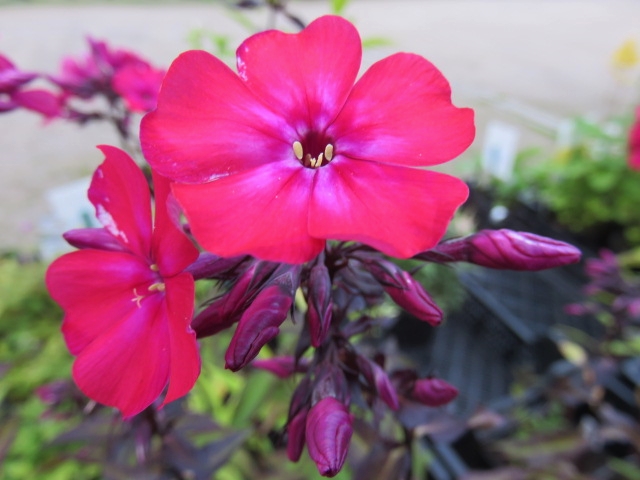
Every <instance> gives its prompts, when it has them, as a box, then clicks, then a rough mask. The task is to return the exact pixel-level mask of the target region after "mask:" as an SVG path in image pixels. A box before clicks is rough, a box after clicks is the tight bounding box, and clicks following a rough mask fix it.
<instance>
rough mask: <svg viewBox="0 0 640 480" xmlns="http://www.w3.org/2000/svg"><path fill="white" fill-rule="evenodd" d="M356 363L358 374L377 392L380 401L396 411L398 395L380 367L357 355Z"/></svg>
mask: <svg viewBox="0 0 640 480" xmlns="http://www.w3.org/2000/svg"><path fill="white" fill-rule="evenodd" d="M356 361H357V362H358V368H359V369H360V373H362V376H363V377H364V378H365V379H366V380H367V383H368V384H369V385H370V386H371V387H372V388H374V389H375V390H376V392H378V396H379V397H380V399H382V401H383V402H384V403H386V404H387V405H388V406H389V408H391V409H392V410H397V409H398V408H399V406H400V405H399V403H398V395H397V394H396V390H395V388H393V385H392V384H391V380H389V376H388V375H387V374H386V373H385V371H384V370H383V369H382V367H380V365H378V364H377V363H375V362H372V361H371V360H369V359H368V358H366V357H362V356H360V355H358V357H357V359H356Z"/></svg>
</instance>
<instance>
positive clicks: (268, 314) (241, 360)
mask: <svg viewBox="0 0 640 480" xmlns="http://www.w3.org/2000/svg"><path fill="white" fill-rule="evenodd" d="M292 303H293V298H292V297H291V296H290V295H287V294H283V292H282V290H281V288H280V286H279V285H270V286H269V287H267V288H265V289H263V290H262V291H261V292H260V293H259V294H258V296H257V297H256V298H255V300H254V301H253V302H252V303H251V305H250V306H249V308H247V309H246V310H245V312H244V313H243V314H242V317H241V318H240V321H239V322H238V327H237V328H236V331H235V333H234V334H233V338H232V339H231V343H230V344H229V348H228V349H227V353H226V355H225V367H226V368H228V369H230V370H233V371H234V372H235V371H237V370H240V369H241V368H242V367H244V366H245V365H246V364H247V363H249V362H250V361H251V360H253V359H254V358H255V357H256V355H258V353H259V352H260V349H261V348H262V347H263V346H264V345H265V344H266V343H267V342H268V341H270V340H271V339H273V338H274V337H275V336H276V335H278V333H280V325H281V324H282V322H284V321H285V319H286V318H287V314H288V313H289V309H290V308H291V304H292Z"/></svg>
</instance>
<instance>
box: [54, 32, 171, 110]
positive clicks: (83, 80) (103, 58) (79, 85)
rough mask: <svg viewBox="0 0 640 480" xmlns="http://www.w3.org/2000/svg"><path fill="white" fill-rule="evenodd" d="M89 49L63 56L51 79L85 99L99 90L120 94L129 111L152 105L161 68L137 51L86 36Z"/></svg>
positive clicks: (155, 100)
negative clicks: (85, 52) (77, 55)
mask: <svg viewBox="0 0 640 480" xmlns="http://www.w3.org/2000/svg"><path fill="white" fill-rule="evenodd" d="M88 42H89V47H90V49H91V51H90V53H89V54H88V55H86V56H85V57H82V58H73V57H67V58H65V59H64V60H63V62H62V71H61V73H60V75H58V76H55V77H52V78H51V80H52V81H54V82H55V83H56V84H58V85H59V86H60V87H61V88H62V89H63V90H64V92H65V94H66V95H67V96H76V97H80V98H83V99H88V98H91V97H93V96H94V95H98V94H102V95H105V96H106V97H107V98H110V99H114V98H116V97H117V96H121V97H123V98H124V100H125V102H126V103H127V107H128V108H129V109H130V110H132V111H137V112H148V111H150V110H153V109H154V108H155V106H156V102H157V98H158V91H159V90H160V84H161V83H162V78H163V77H164V73H165V72H164V70H160V69H156V68H154V67H152V66H151V64H150V63H149V62H147V61H146V60H144V59H143V58H142V57H140V56H139V55H137V54H135V53H133V52H130V51H128V50H122V49H112V48H110V47H109V46H108V45H107V43H106V42H102V41H98V40H95V39H92V38H89V39H88Z"/></svg>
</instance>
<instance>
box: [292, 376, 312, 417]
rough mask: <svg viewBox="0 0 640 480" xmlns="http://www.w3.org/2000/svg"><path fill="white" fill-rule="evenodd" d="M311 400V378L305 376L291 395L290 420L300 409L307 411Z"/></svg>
mask: <svg viewBox="0 0 640 480" xmlns="http://www.w3.org/2000/svg"><path fill="white" fill-rule="evenodd" d="M310 400H311V379H310V378H309V377H308V376H305V377H304V378H303V379H302V380H300V383H299V384H298V386H297V387H296V389H295V390H294V392H293V395H291V402H290V403H289V417H288V418H289V421H291V419H292V418H293V417H295V416H296V415H297V414H298V413H299V412H300V411H302V410H304V411H305V412H306V411H307V410H308V409H309V402H310Z"/></svg>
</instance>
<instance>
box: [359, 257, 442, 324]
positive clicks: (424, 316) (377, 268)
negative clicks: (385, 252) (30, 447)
mask: <svg viewBox="0 0 640 480" xmlns="http://www.w3.org/2000/svg"><path fill="white" fill-rule="evenodd" d="M365 265H366V267H367V269H368V270H369V271H370V272H371V274H372V275H373V276H374V277H375V278H376V279H377V280H378V281H379V282H380V283H381V284H382V286H383V288H384V290H385V291H386V292H387V293H388V294H389V296H390V297H391V299H392V300H393V301H394V302H396V303H397V304H398V305H399V306H400V307H402V308H403V309H405V310H406V311H407V312H409V313H410V314H411V315H413V316H415V317H416V318H418V319H420V320H422V321H425V322H427V323H429V324H430V325H433V326H437V325H439V324H440V323H441V322H442V310H440V308H439V307H438V306H437V305H436V303H435V302H434V301H433V299H432V298H431V296H430V295H429V294H428V293H427V292H426V291H425V289H424V288H423V287H422V285H420V283H419V282H417V281H416V280H415V279H414V278H413V277H412V276H411V275H409V273H408V272H405V271H404V270H402V269H401V268H400V267H398V266H397V265H396V264H395V263H392V262H387V261H384V260H379V261H377V262H371V263H367V264H365Z"/></svg>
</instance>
